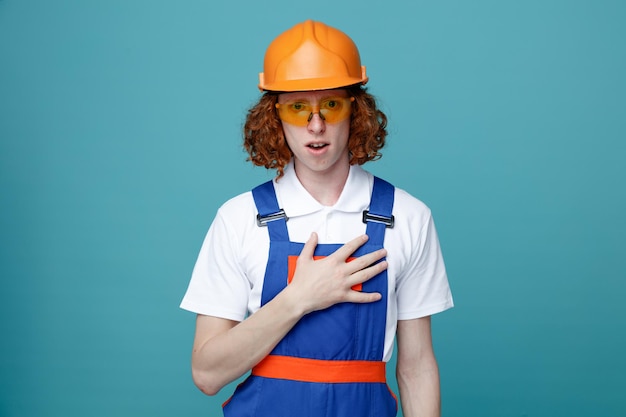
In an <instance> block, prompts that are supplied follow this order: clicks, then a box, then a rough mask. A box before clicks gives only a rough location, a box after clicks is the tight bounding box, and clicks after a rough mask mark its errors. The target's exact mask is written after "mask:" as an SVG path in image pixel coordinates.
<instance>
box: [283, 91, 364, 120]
mask: <svg viewBox="0 0 626 417" xmlns="http://www.w3.org/2000/svg"><path fill="white" fill-rule="evenodd" d="M352 100H354V98H352V97H350V98H347V97H328V98H325V99H323V100H322V101H321V102H319V103H318V104H317V105H313V104H311V103H310V102H309V101H306V100H294V101H289V102H287V103H277V104H276V108H277V109H278V117H280V120H282V121H283V122H287V123H289V124H292V125H296V126H306V125H307V124H308V123H309V121H310V118H311V115H312V114H313V113H319V114H320V117H322V119H324V120H325V121H326V122H328V123H337V122H340V121H342V120H345V119H347V118H348V117H350V111H351V106H350V103H351V101H352Z"/></svg>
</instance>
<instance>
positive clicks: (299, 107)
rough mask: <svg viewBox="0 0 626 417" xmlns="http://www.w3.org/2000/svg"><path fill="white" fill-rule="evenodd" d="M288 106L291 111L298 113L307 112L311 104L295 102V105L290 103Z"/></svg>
mask: <svg viewBox="0 0 626 417" xmlns="http://www.w3.org/2000/svg"><path fill="white" fill-rule="evenodd" d="M288 106H289V109H291V111H293V112H296V113H299V112H302V111H307V110H308V109H309V107H310V105H309V103H307V102H306V101H294V102H293V103H289V104H288Z"/></svg>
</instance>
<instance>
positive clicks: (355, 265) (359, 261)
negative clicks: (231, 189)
mask: <svg viewBox="0 0 626 417" xmlns="http://www.w3.org/2000/svg"><path fill="white" fill-rule="evenodd" d="M385 256H387V250H386V249H384V248H383V249H379V250H376V251H374V252H370V253H366V254H365V255H361V256H359V257H358V258H355V259H353V260H351V261H350V262H348V263H347V264H346V269H347V271H348V273H354V272H356V271H360V270H361V269H364V268H367V267H368V266H371V265H372V264H374V263H375V262H377V261H379V260H381V259H382V258H384V257H385Z"/></svg>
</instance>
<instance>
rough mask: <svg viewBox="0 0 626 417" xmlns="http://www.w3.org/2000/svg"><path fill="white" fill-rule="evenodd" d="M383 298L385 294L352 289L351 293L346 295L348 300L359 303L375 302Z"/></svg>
mask: <svg viewBox="0 0 626 417" xmlns="http://www.w3.org/2000/svg"><path fill="white" fill-rule="evenodd" d="M381 298H383V296H382V295H380V293H377V292H359V291H350V293H348V295H347V296H346V302H348V303H359V304H364V303H373V302H375V301H378V300H380V299H381Z"/></svg>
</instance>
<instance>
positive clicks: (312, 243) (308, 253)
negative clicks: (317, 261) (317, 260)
mask: <svg viewBox="0 0 626 417" xmlns="http://www.w3.org/2000/svg"><path fill="white" fill-rule="evenodd" d="M316 247H317V233H315V232H313V233H311V236H309V240H307V241H306V243H305V244H304V247H303V248H302V252H300V256H299V257H300V258H303V259H313V254H314V253H315V248H316Z"/></svg>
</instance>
